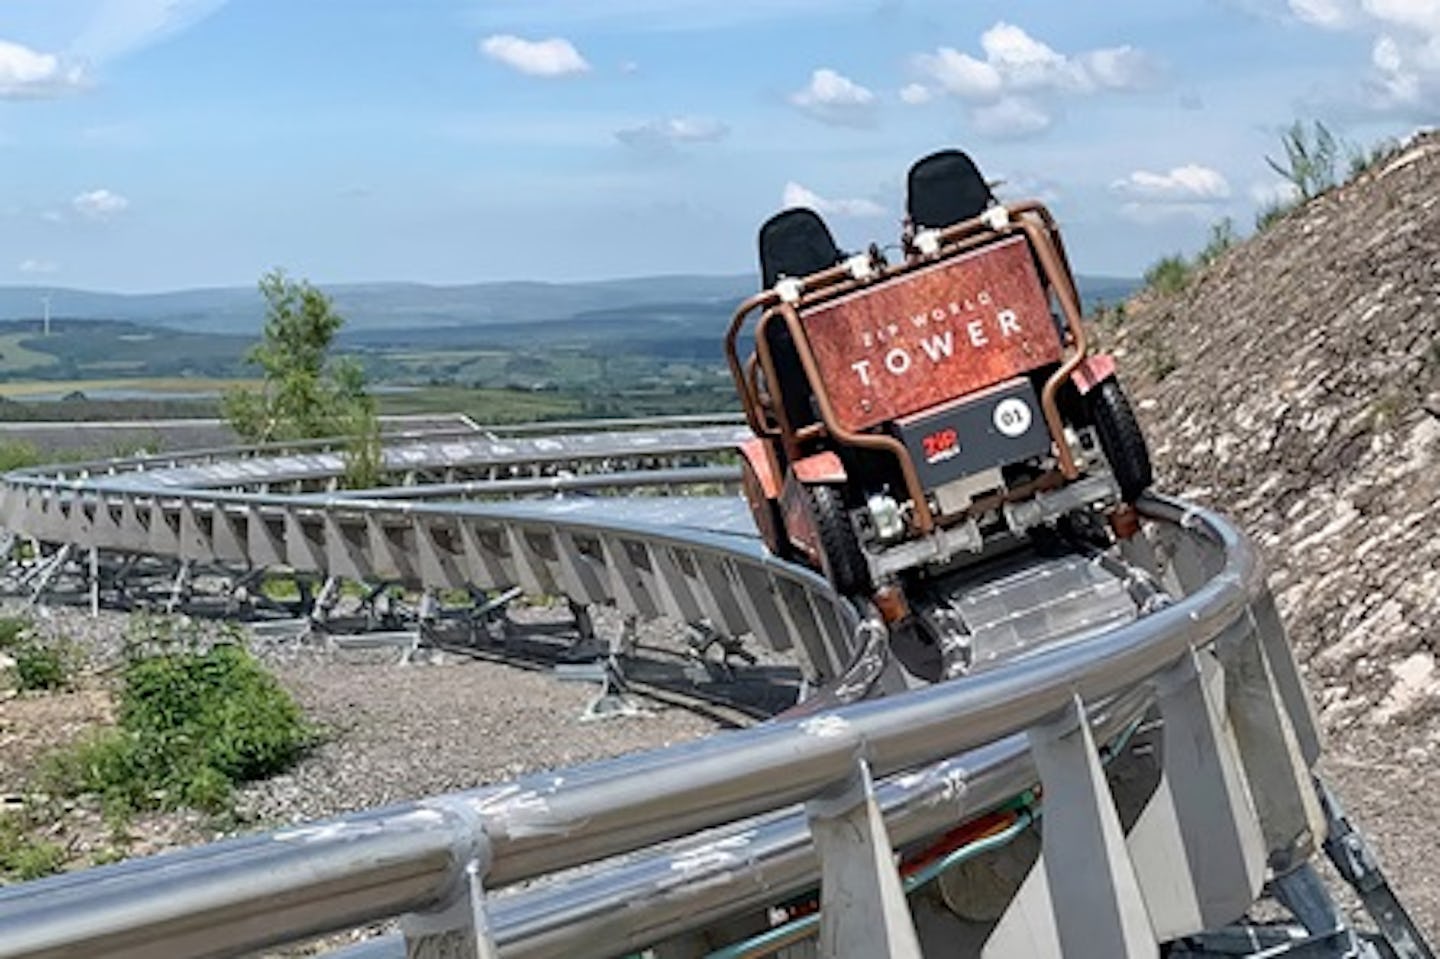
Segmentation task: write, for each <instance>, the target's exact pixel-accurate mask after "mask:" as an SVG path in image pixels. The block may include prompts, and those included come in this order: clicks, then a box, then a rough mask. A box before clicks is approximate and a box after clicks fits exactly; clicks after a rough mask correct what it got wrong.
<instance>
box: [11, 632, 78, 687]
mask: <svg viewBox="0 0 1440 959" xmlns="http://www.w3.org/2000/svg"><path fill="white" fill-rule="evenodd" d="M13 656H14V659H15V681H16V685H17V686H18V687H19V688H20V689H21V690H24V691H33V692H40V691H50V690H56V689H63V688H64V687H65V686H68V685H69V683H70V664H69V662H68V657H67V656H66V655H65V652H64V650H62V649H60V648H59V647H56V646H52V645H48V644H45V643H41V642H39V641H38V640H33V639H32V640H27V641H24V642H22V643H21V644H20V645H19V646H18V647H16V648H15V651H14V654H13Z"/></svg>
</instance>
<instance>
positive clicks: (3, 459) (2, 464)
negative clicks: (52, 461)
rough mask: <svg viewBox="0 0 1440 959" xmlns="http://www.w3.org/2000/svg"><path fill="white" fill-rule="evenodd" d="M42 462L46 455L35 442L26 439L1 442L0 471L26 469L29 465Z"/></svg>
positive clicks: (36, 464) (37, 464)
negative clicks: (42, 454) (36, 446)
mask: <svg viewBox="0 0 1440 959" xmlns="http://www.w3.org/2000/svg"><path fill="white" fill-rule="evenodd" d="M42 462H44V457H43V456H41V455H40V451H39V450H38V449H36V448H35V445H34V444H33V443H27V442H25V441H24V440H5V441H4V442H0V473H8V472H10V471H11V470H18V469H24V468H25V467H27V466H39V465H40V464H41V463H42Z"/></svg>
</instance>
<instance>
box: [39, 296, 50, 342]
mask: <svg viewBox="0 0 1440 959" xmlns="http://www.w3.org/2000/svg"><path fill="white" fill-rule="evenodd" d="M40 302H41V303H44V304H45V335H46V336H49V335H50V294H49V293H46V294H45V295H44V296H42V297H40Z"/></svg>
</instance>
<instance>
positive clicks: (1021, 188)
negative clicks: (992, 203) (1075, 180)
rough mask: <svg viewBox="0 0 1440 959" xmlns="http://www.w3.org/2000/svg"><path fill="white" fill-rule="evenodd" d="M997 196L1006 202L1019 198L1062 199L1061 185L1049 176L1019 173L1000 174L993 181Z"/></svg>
mask: <svg viewBox="0 0 1440 959" xmlns="http://www.w3.org/2000/svg"><path fill="white" fill-rule="evenodd" d="M990 185H991V189H993V190H994V191H995V196H996V197H998V198H999V199H1000V200H1001V201H1003V202H1005V203H1013V202H1015V201H1017V200H1039V201H1040V202H1041V203H1050V204H1053V203H1056V202H1058V201H1059V200H1060V199H1061V196H1062V194H1061V192H1060V187H1059V185H1058V184H1056V183H1055V181H1054V180H1051V179H1049V178H1048V177H1041V176H1033V175H1031V174H1028V173H1019V174H1016V175H1014V176H1005V175H1002V176H999V177H996V178H995V179H994V180H992V181H991V184H990Z"/></svg>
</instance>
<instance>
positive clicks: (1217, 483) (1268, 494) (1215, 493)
mask: <svg viewBox="0 0 1440 959" xmlns="http://www.w3.org/2000/svg"><path fill="white" fill-rule="evenodd" d="M1406 156H1407V157H1408V159H1407V161H1406V162H1405V163H1404V164H1392V165H1391V167H1390V168H1389V170H1388V172H1386V173H1385V175H1383V176H1375V175H1367V176H1363V177H1360V178H1359V179H1357V180H1356V181H1354V182H1352V183H1349V184H1347V185H1345V186H1343V187H1340V188H1338V189H1336V190H1332V191H1329V192H1327V193H1326V194H1325V195H1324V196H1323V197H1321V198H1319V199H1318V200H1316V201H1314V202H1311V203H1309V204H1306V205H1305V206H1303V207H1301V208H1300V209H1297V210H1296V211H1295V212H1294V213H1292V214H1290V215H1288V216H1286V217H1284V218H1283V219H1281V220H1280V221H1279V222H1277V223H1276V224H1274V225H1273V226H1272V227H1270V228H1269V229H1267V230H1265V231H1264V232H1262V233H1260V234H1258V235H1256V236H1254V237H1252V238H1251V239H1249V240H1247V241H1246V242H1244V243H1242V244H1239V245H1238V246H1236V247H1234V248H1232V249H1231V250H1230V251H1228V252H1226V253H1225V254H1223V255H1222V256H1220V257H1219V258H1218V259H1217V260H1216V261H1215V262H1214V263H1213V264H1212V265H1211V266H1210V267H1208V268H1206V269H1205V270H1202V271H1201V272H1200V273H1199V274H1198V276H1197V277H1196V278H1195V279H1194V280H1193V281H1192V282H1191V283H1190V285H1189V287H1188V288H1187V289H1186V290H1185V291H1184V292H1183V293H1181V294H1179V295H1178V296H1173V297H1157V296H1155V295H1154V294H1151V293H1148V292H1146V293H1142V294H1141V295H1139V296H1138V297H1137V298H1136V299H1134V300H1132V301H1131V302H1130V303H1129V304H1127V305H1126V314H1125V315H1126V318H1125V322H1124V324H1123V326H1122V327H1120V328H1119V329H1118V330H1101V331H1099V336H1100V338H1101V340H1102V346H1105V347H1107V348H1108V346H1109V345H1110V343H1109V340H1112V339H1113V340H1115V341H1116V342H1117V343H1123V345H1124V346H1126V347H1127V348H1128V349H1129V355H1128V356H1127V357H1126V358H1125V360H1124V361H1123V365H1122V368H1121V376H1122V378H1123V379H1124V381H1125V383H1126V387H1127V389H1128V390H1129V392H1130V393H1131V395H1132V401H1133V405H1134V406H1135V408H1136V410H1137V414H1138V416H1139V417H1140V419H1141V422H1142V425H1143V426H1144V427H1145V431H1146V435H1147V437H1148V438H1149V439H1150V443H1151V450H1152V454H1153V456H1154V458H1155V461H1156V472H1157V476H1158V484H1157V485H1158V486H1159V487H1160V488H1161V489H1162V490H1165V491H1167V492H1174V493H1179V494H1181V495H1184V496H1186V497H1189V498H1194V499H1196V500H1198V501H1199V502H1201V503H1203V504H1204V505H1207V506H1211V507H1214V508H1215V509H1217V510H1219V511H1220V512H1222V513H1225V514H1227V515H1229V516H1231V517H1232V518H1234V519H1235V520H1236V522H1237V523H1238V525H1239V526H1240V527H1241V528H1243V529H1244V530H1245V531H1246V532H1247V533H1248V534H1249V535H1250V536H1251V537H1252V538H1253V539H1254V541H1255V542H1256V543H1257V544H1259V545H1260V547H1261V549H1262V550H1263V552H1264V555H1265V560H1266V564H1267V566H1268V567H1269V568H1270V569H1271V571H1272V574H1273V581H1274V582H1275V583H1276V585H1277V589H1283V593H1282V594H1281V595H1280V596H1279V604H1280V608H1281V612H1282V615H1283V616H1284V617H1285V621H1286V625H1287V628H1288V630H1289V633H1290V636H1291V639H1292V641H1293V642H1294V644H1295V646H1296V648H1297V651H1298V654H1299V657H1300V659H1301V661H1302V662H1304V663H1306V664H1307V665H1308V666H1309V667H1310V670H1311V677H1312V678H1313V679H1314V680H1315V681H1316V682H1317V683H1318V684H1321V685H1324V684H1335V685H1337V686H1340V685H1343V686H1344V687H1346V691H1345V694H1344V697H1343V699H1336V700H1330V701H1327V704H1326V705H1325V706H1324V707H1322V708H1323V710H1324V712H1325V714H1326V716H1327V723H1328V722H1329V721H1330V717H1331V716H1337V717H1338V716H1342V715H1348V714H1349V710H1350V706H1349V704H1350V703H1359V704H1361V706H1362V707H1364V708H1368V709H1372V710H1373V709H1375V708H1376V707H1379V706H1380V705H1381V704H1382V703H1385V704H1386V708H1385V709H1384V710H1383V711H1382V712H1381V713H1380V714H1379V715H1383V716H1384V717H1385V719H1384V721H1385V722H1387V723H1389V724H1392V725H1393V724H1395V723H1410V722H1419V721H1423V720H1425V719H1426V718H1427V717H1428V716H1430V715H1431V712H1432V710H1431V709H1430V708H1429V703H1430V699H1431V697H1430V696H1429V694H1427V693H1425V692H1423V691H1421V690H1420V689H1419V688H1418V687H1417V686H1416V685H1415V683H1416V681H1417V680H1416V675H1417V674H1416V673H1415V672H1414V671H1415V670H1417V669H1418V668H1419V667H1418V666H1417V665H1415V664H1416V663H1418V662H1420V661H1419V660H1418V659H1416V658H1415V657H1416V656H1417V655H1418V654H1417V651H1420V650H1428V649H1430V648H1432V647H1434V642H1435V639H1436V637H1435V635H1434V634H1433V632H1431V631H1429V624H1432V623H1435V622H1437V621H1440V576H1437V570H1440V345H1437V344H1440V133H1436V132H1431V133H1427V134H1422V135H1421V136H1419V137H1418V138H1417V139H1416V141H1415V146H1414V147H1413V148H1412V149H1410V150H1409V151H1408V152H1407V154H1406ZM1167 357H1168V358H1170V360H1171V361H1172V362H1169V363H1161V362H1160V361H1161V360H1165V359H1166V358H1167ZM1167 366H1168V367H1170V368H1169V369H1166V371H1165V375H1163V376H1159V377H1158V378H1157V376H1156V373H1157V371H1159V370H1160V369H1162V368H1164V367H1167ZM1392 667H1403V669H1402V673H1403V674H1404V675H1405V676H1406V677H1408V679H1406V680H1401V679H1400V678H1397V675H1396V674H1395V673H1394V671H1393V669H1392ZM1362 713H1363V710H1362ZM1371 715H1372V718H1373V716H1374V715H1375V714H1371Z"/></svg>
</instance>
